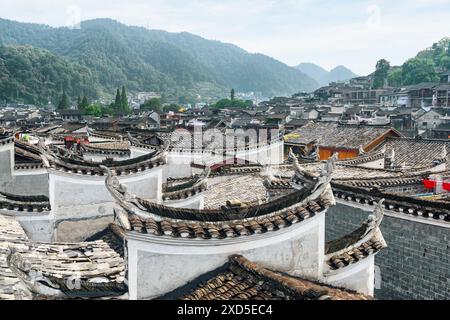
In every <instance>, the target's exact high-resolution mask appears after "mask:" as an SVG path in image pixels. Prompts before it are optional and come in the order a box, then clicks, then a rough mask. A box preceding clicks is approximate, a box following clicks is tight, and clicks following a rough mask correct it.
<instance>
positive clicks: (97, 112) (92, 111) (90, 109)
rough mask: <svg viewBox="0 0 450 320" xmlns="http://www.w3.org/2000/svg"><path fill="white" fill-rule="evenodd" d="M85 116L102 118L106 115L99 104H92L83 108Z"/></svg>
mask: <svg viewBox="0 0 450 320" xmlns="http://www.w3.org/2000/svg"><path fill="white" fill-rule="evenodd" d="M83 110H84V112H85V114H87V115H89V116H95V117H100V116H102V114H103V113H104V110H103V108H102V106H100V105H98V104H91V105H88V106H86V107H85V108H83Z"/></svg>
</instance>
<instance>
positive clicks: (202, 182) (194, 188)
mask: <svg viewBox="0 0 450 320" xmlns="http://www.w3.org/2000/svg"><path fill="white" fill-rule="evenodd" d="M210 173H211V170H210V168H209V167H207V168H205V170H204V171H203V173H202V174H200V175H198V176H194V177H192V178H191V179H189V180H188V181H184V182H181V183H175V182H169V183H166V184H165V185H164V186H163V200H180V199H185V198H188V197H190V196H193V195H196V194H198V193H200V192H203V191H205V190H206V188H207V185H208V177H209V174H210Z"/></svg>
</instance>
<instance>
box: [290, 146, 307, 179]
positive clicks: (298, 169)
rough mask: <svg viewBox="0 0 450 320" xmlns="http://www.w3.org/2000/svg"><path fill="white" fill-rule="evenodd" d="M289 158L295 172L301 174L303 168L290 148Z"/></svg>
mask: <svg viewBox="0 0 450 320" xmlns="http://www.w3.org/2000/svg"><path fill="white" fill-rule="evenodd" d="M289 159H290V160H291V161H292V166H293V167H294V170H295V173H299V174H301V172H303V171H304V169H303V168H302V167H301V166H300V164H299V162H298V159H297V156H296V155H295V154H294V152H293V151H292V148H290V149H289Z"/></svg>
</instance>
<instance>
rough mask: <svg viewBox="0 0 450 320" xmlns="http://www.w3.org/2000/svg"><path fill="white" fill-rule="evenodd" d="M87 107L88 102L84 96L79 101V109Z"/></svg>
mask: <svg viewBox="0 0 450 320" xmlns="http://www.w3.org/2000/svg"><path fill="white" fill-rule="evenodd" d="M88 106H89V101H88V99H87V97H86V96H84V97H83V99H82V100H81V103H80V107H79V108H81V109H86V108H87V107H88Z"/></svg>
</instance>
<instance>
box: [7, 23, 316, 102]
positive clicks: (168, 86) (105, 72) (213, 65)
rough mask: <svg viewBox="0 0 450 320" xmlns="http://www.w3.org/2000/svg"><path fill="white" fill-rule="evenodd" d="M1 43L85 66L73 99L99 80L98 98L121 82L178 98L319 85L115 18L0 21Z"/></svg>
mask: <svg viewBox="0 0 450 320" xmlns="http://www.w3.org/2000/svg"><path fill="white" fill-rule="evenodd" d="M0 45H3V46H5V45H15V46H17V45H19V46H33V47H36V48H43V49H47V50H48V51H50V52H51V53H52V54H54V55H56V56H58V57H59V58H60V59H61V60H60V61H66V62H67V63H69V64H71V65H73V66H74V67H75V66H77V67H80V68H81V66H82V67H84V69H83V70H84V71H85V72H90V77H89V81H91V82H90V83H89V84H88V83H84V84H80V85H79V87H78V88H75V89H74V90H75V91H76V90H81V91H82V92H72V89H70V88H67V90H66V91H67V92H68V94H70V95H72V96H74V97H75V96H78V95H83V94H89V95H90V94H93V92H91V91H92V90H91V91H89V92H86V91H84V88H85V87H86V86H88V85H89V86H90V85H92V84H93V83H97V88H98V90H97V91H98V92H97V94H100V95H103V94H106V93H113V92H114V90H115V88H117V87H119V86H121V85H125V86H126V87H127V88H128V90H129V91H161V92H170V93H171V94H173V95H177V94H178V95H181V94H184V93H185V92H189V91H193V90H203V92H206V91H208V92H210V93H216V94H220V93H223V94H226V93H227V92H229V89H230V88H235V89H236V90H237V91H255V92H261V93H262V94H264V95H267V96H270V95H289V94H292V93H294V92H298V91H311V90H313V89H315V88H317V86H318V84H317V83H316V82H315V81H314V80H313V79H311V78H310V77H308V76H307V75H305V74H304V73H302V72H300V71H299V70H296V69H295V68H291V67H289V66H287V65H285V64H283V63H281V62H279V61H277V60H275V59H272V58H270V57H267V56H264V55H261V54H250V53H248V52H246V51H244V50H243V49H241V48H239V47H237V46H234V45H231V44H225V43H221V42H218V41H211V40H206V39H203V38H201V37H199V36H195V35H192V34H189V33H169V32H165V31H159V30H147V29H145V28H141V27H129V26H125V25H123V24H121V23H118V22H116V21H113V20H109V19H98V20H91V21H86V22H83V23H82V24H81V28H79V29H69V28H52V27H49V26H44V25H37V24H28V23H19V22H15V21H10V20H4V19H0ZM40 52H41V51H40ZM62 59H64V60H62ZM18 81H20V80H18ZM36 83H37V82H35V84H36ZM24 85H25V86H26V84H24ZM57 85H59V86H60V87H64V86H65V85H66V84H65V83H63V82H61V83H58V84H57ZM27 90H28V89H27ZM41 90H44V91H45V90H47V89H41Z"/></svg>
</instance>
